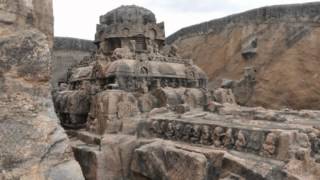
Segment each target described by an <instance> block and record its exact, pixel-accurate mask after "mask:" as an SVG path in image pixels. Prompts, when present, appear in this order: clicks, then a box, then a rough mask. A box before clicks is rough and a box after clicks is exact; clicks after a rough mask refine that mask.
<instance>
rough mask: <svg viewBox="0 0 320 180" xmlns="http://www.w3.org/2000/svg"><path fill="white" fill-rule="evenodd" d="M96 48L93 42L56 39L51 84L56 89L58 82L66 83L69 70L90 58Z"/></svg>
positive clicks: (63, 38)
mask: <svg viewBox="0 0 320 180" xmlns="http://www.w3.org/2000/svg"><path fill="white" fill-rule="evenodd" d="M95 49H96V46H95V45H94V43H93V41H89V40H83V39H75V38H65V37H55V38H54V45H53V53H52V56H53V60H52V76H51V84H52V85H53V86H54V87H56V86H57V85H58V82H65V81H66V79H65V78H64V77H66V73H67V71H68V69H69V68H71V67H72V66H73V65H75V64H77V63H79V62H80V61H81V60H82V59H83V58H84V57H86V56H90V55H91V53H92V52H94V51H95Z"/></svg>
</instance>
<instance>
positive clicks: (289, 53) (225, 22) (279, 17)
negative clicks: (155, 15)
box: [166, 2, 320, 109]
mask: <svg viewBox="0 0 320 180" xmlns="http://www.w3.org/2000/svg"><path fill="white" fill-rule="evenodd" d="M319 14H320V3H318V2H315V3H306V4H296V5H282V6H270V7H263V8H259V9H254V10H251V11H247V12H244V13H240V14H235V15H232V16H228V17H225V18H221V19H217V20H212V21H208V22H205V23H201V24H197V25H194V26H190V27H186V28H183V29H181V30H180V31H178V32H176V33H174V34H173V35H171V36H169V37H168V38H167V39H166V41H167V42H168V43H171V44H175V45H177V47H178V48H179V50H178V52H179V53H180V54H181V56H182V57H184V58H192V59H193V60H194V61H195V63H196V64H197V65H198V66H200V67H201V68H202V69H203V70H204V71H205V72H206V73H207V74H208V77H209V86H210V87H214V88H216V87H220V86H221V84H222V85H223V84H224V82H228V81H237V80H238V79H240V77H241V76H242V74H243V69H245V68H247V67H252V68H254V69H255V71H256V75H255V81H256V83H255V85H254V86H252V85H247V84H244V83H242V84H240V85H237V86H239V87H238V88H233V90H234V93H235V96H236V99H237V102H238V103H240V104H242V105H249V106H263V107H267V108H277V109H278V108H286V107H288V108H294V109H319V108H320V105H319V103H318V102H319V100H320V93H319V92H320V91H319V88H320V79H319V78H318V76H319V74H318V69H319V67H320V63H319V58H320V54H319V52H320V46H319V45H320V41H319V40H318V39H319V37H320V28H319V26H320V15H319ZM226 80H227V81H226ZM224 85H225V84H224ZM233 87H234V86H233ZM244 97H245V98H244Z"/></svg>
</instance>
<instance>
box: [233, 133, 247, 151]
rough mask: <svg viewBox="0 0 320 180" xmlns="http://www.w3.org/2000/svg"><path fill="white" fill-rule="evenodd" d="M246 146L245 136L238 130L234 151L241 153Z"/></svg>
mask: <svg viewBox="0 0 320 180" xmlns="http://www.w3.org/2000/svg"><path fill="white" fill-rule="evenodd" d="M246 145H247V138H246V135H245V133H244V132H243V131H242V130H240V131H239V132H238V135H237V141H236V144H235V146H236V149H237V150H238V151H242V150H243V149H244V148H245V146H246Z"/></svg>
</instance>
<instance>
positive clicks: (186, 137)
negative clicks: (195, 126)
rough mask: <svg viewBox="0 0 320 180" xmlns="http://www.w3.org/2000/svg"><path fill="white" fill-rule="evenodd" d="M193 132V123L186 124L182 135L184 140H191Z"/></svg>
mask: <svg viewBox="0 0 320 180" xmlns="http://www.w3.org/2000/svg"><path fill="white" fill-rule="evenodd" d="M191 133H192V125H191V124H187V125H185V126H184V128H183V137H182V140H183V141H189V140H190V136H191Z"/></svg>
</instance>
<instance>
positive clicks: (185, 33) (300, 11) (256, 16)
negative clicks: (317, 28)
mask: <svg viewBox="0 0 320 180" xmlns="http://www.w3.org/2000/svg"><path fill="white" fill-rule="evenodd" d="M274 22H287V23H290V22H306V23H315V24H320V2H314V3H305V4H292V5H278V6H267V7H262V8H258V9H253V10H249V11H246V12H243V13H239V14H234V15H231V16H227V17H224V18H220V19H215V20H211V21H207V22H203V23H200V24H196V25H192V26H189V27H185V28H182V29H180V30H179V31H177V32H175V33H174V34H172V35H170V36H169V37H167V39H166V41H167V43H168V44H171V43H173V42H174V41H176V40H177V39H179V38H185V37H190V36H193V35H201V34H209V33H219V32H221V31H222V30H223V29H225V28H226V26H228V25H245V24H248V23H257V24H262V23H274Z"/></svg>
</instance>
